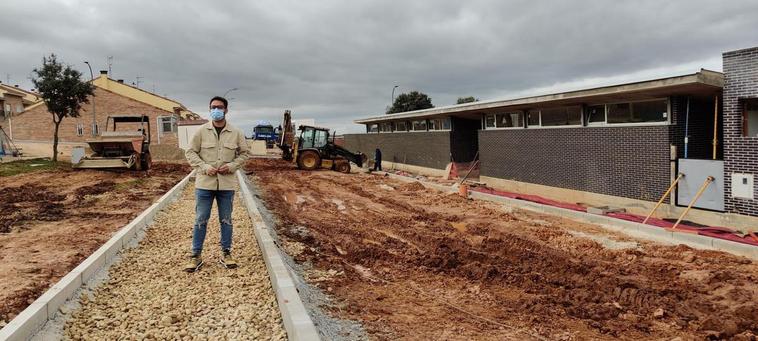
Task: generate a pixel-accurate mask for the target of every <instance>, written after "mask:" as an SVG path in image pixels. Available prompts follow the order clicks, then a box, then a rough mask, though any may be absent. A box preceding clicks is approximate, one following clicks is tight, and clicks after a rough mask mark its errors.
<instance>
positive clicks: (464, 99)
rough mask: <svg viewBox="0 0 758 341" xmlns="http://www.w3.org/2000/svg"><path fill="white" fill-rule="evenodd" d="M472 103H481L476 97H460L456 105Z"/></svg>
mask: <svg viewBox="0 0 758 341" xmlns="http://www.w3.org/2000/svg"><path fill="white" fill-rule="evenodd" d="M471 102H479V99H478V98H474V96H468V97H458V100H457V101H456V102H455V104H463V103H471Z"/></svg>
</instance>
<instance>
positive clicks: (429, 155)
mask: <svg viewBox="0 0 758 341" xmlns="http://www.w3.org/2000/svg"><path fill="white" fill-rule="evenodd" d="M345 147H346V148H347V149H348V150H350V151H352V152H358V151H360V152H362V153H365V154H366V155H368V157H369V159H372V160H373V158H374V150H375V149H376V148H379V149H381V150H382V160H383V161H388V162H396V163H404V164H408V165H414V166H420V167H427V168H435V169H445V166H447V164H448V163H449V162H450V132H449V131H440V132H432V131H430V132H418V133H414V132H407V133H380V134H377V133H372V134H345Z"/></svg>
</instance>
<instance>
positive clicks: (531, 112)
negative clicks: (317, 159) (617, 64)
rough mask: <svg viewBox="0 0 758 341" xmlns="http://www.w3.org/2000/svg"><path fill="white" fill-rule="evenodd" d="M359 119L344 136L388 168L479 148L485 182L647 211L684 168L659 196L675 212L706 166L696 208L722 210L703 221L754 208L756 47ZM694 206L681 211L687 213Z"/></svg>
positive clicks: (419, 167)
mask: <svg viewBox="0 0 758 341" xmlns="http://www.w3.org/2000/svg"><path fill="white" fill-rule="evenodd" d="M722 98H723V100H722ZM722 108H725V109H723V110H722ZM356 123H359V124H363V125H365V126H366V133H365V134H349V135H345V142H346V146H347V147H348V148H349V149H351V150H359V151H363V152H364V153H367V154H368V155H373V150H374V149H375V148H380V149H381V150H382V154H383V163H385V164H386V166H385V167H386V168H397V169H406V170H409V171H415V172H419V173H426V174H430V175H442V174H444V170H445V167H446V166H447V165H448V164H449V163H450V162H456V163H458V162H471V161H473V160H474V158H475V157H477V155H478V159H479V161H480V181H481V182H484V183H486V184H487V185H489V186H491V187H495V188H499V189H503V190H507V191H513V192H519V193H529V194H538V195H542V196H545V197H548V198H551V199H557V200H564V201H573V202H579V203H586V204H591V205H608V204H611V205H614V206H621V207H624V208H627V210H628V211H631V212H634V213H647V211H648V210H649V208H650V207H651V206H652V204H654V203H655V202H656V201H657V200H658V199H659V198H660V196H661V195H662V194H663V193H664V192H665V191H666V189H667V188H668V187H669V186H670V185H671V183H672V182H673V181H674V179H675V178H676V177H677V175H678V174H679V173H680V172H685V171H686V172H687V173H688V174H692V175H690V176H685V178H687V179H688V180H689V182H690V183H689V184H688V185H685V186H683V184H684V183H685V181H684V180H682V181H681V182H680V185H679V189H678V190H677V192H675V194H673V195H671V196H669V197H667V198H666V200H665V201H666V202H668V203H670V204H671V205H667V206H669V207H668V208H667V211H664V213H665V212H678V211H680V209H679V208H678V207H677V206H686V205H687V204H688V203H689V201H690V198H691V197H692V193H690V192H691V191H692V188H693V186H694V188H695V189H696V188H697V186H699V185H700V182H699V181H700V180H697V181H696V179H697V176H695V175H694V174H695V173H697V172H699V171H703V170H702V169H697V168H702V167H701V166H700V165H701V164H705V165H707V167H706V168H708V169H709V170H708V172H711V173H713V174H714V176H715V177H716V178H717V180H716V181H714V185H712V186H709V187H707V189H706V191H705V192H704V193H705V194H704V195H703V198H706V197H707V199H699V200H698V202H697V203H696V205H695V207H700V208H702V209H703V210H702V211H703V212H701V213H703V214H702V216H707V214H706V213H708V212H712V211H717V212H725V213H726V214H721V216H722V217H726V216H729V217H728V219H727V218H724V219H722V220H719V221H716V222H714V220H712V219H711V220H710V221H708V222H706V223H714V224H726V223H727V222H726V221H727V220H730V219H732V220H733V218H732V216H734V215H745V216H753V217H758V201H756V200H754V199H753V198H755V195H754V193H755V188H754V187H753V185H752V181H753V179H752V174H754V173H756V172H758V153H756V151H758V148H756V147H758V48H752V49H746V50H740V51H734V52H727V53H725V54H724V73H719V72H714V71H709V70H701V71H699V72H696V73H693V74H688V75H683V76H677V77H669V78H663V79H654V80H648V81H643V82H636V83H628V84H620V85H614V86H606V87H600V88H593V89H586V90H579V91H571V92H564V93H557V94H551V95H543V96H532V97H526V98H518V99H511V100H498V101H484V102H474V103H467V104H462V105H455V106H448V107H440V108H432V109H426V110H419V111H413V112H406V113H398V114H391V115H381V116H376V117H370V118H366V119H360V120H357V121H356ZM714 134H715V136H714ZM685 136H686V138H685ZM714 137H715V139H714ZM714 140H715V141H714ZM692 160H700V161H702V162H703V163H701V164H697V165H695V164H694V163H693V162H691V161H692ZM709 167H710V168H709ZM720 167H723V168H720ZM721 169H723V170H721ZM733 173H736V174H738V178H739V179H738V180H739V182H740V184H743V185H744V186H743V187H744V188H742V187H741V188H740V189H738V192H740V193H739V194H740V195H741V196H739V195H738V197H735V196H734V193H732V182H733ZM698 176H699V175H698ZM703 176H704V177H707V176H705V175H703ZM734 179H736V178H734ZM748 187H749V189H745V188H748ZM743 192H747V193H748V194H742V193H743ZM706 202H707V203H706ZM699 214H700V213H697V212H695V213H693V214H691V215H689V216H693V220H696V219H697V217H698V215H699ZM689 216H688V217H689ZM719 219H721V218H719ZM735 219H736V218H735ZM730 221H731V220H730ZM756 222H758V220H752V221H751V224H755V223H756ZM755 225H756V226H758V224H755Z"/></svg>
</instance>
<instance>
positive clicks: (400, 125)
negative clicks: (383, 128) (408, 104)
mask: <svg viewBox="0 0 758 341" xmlns="http://www.w3.org/2000/svg"><path fill="white" fill-rule="evenodd" d="M395 131H408V123H406V122H405V121H397V122H395Z"/></svg>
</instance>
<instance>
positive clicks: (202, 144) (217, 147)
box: [184, 122, 251, 190]
mask: <svg viewBox="0 0 758 341" xmlns="http://www.w3.org/2000/svg"><path fill="white" fill-rule="evenodd" d="M184 155H185V156H186V157H187V161H189V164H190V166H192V167H193V168H195V170H196V171H197V172H196V175H195V188H200V189H207V190H234V189H236V188H237V180H236V178H235V175H234V172H236V171H237V170H238V169H240V168H241V167H242V166H243V165H244V163H245V161H246V160H247V159H249V158H250V156H251V154H250V148H249V146H248V144H247V141H246V140H245V134H243V133H242V131H241V130H239V129H237V128H236V127H234V126H232V125H230V124H229V122H227V123H226V127H224V129H223V130H222V131H221V134H220V135H216V128H214V127H213V123H212V122H208V123H206V124H203V125H202V127H200V130H198V131H197V132H196V133H195V135H194V136H192V141H190V146H189V148H188V149H187V150H186V151H185V153H184ZM223 165H229V169H230V170H231V173H229V174H216V175H215V176H210V175H208V174H207V173H206V172H207V171H208V170H209V169H211V167H214V168H219V167H221V166H223Z"/></svg>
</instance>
